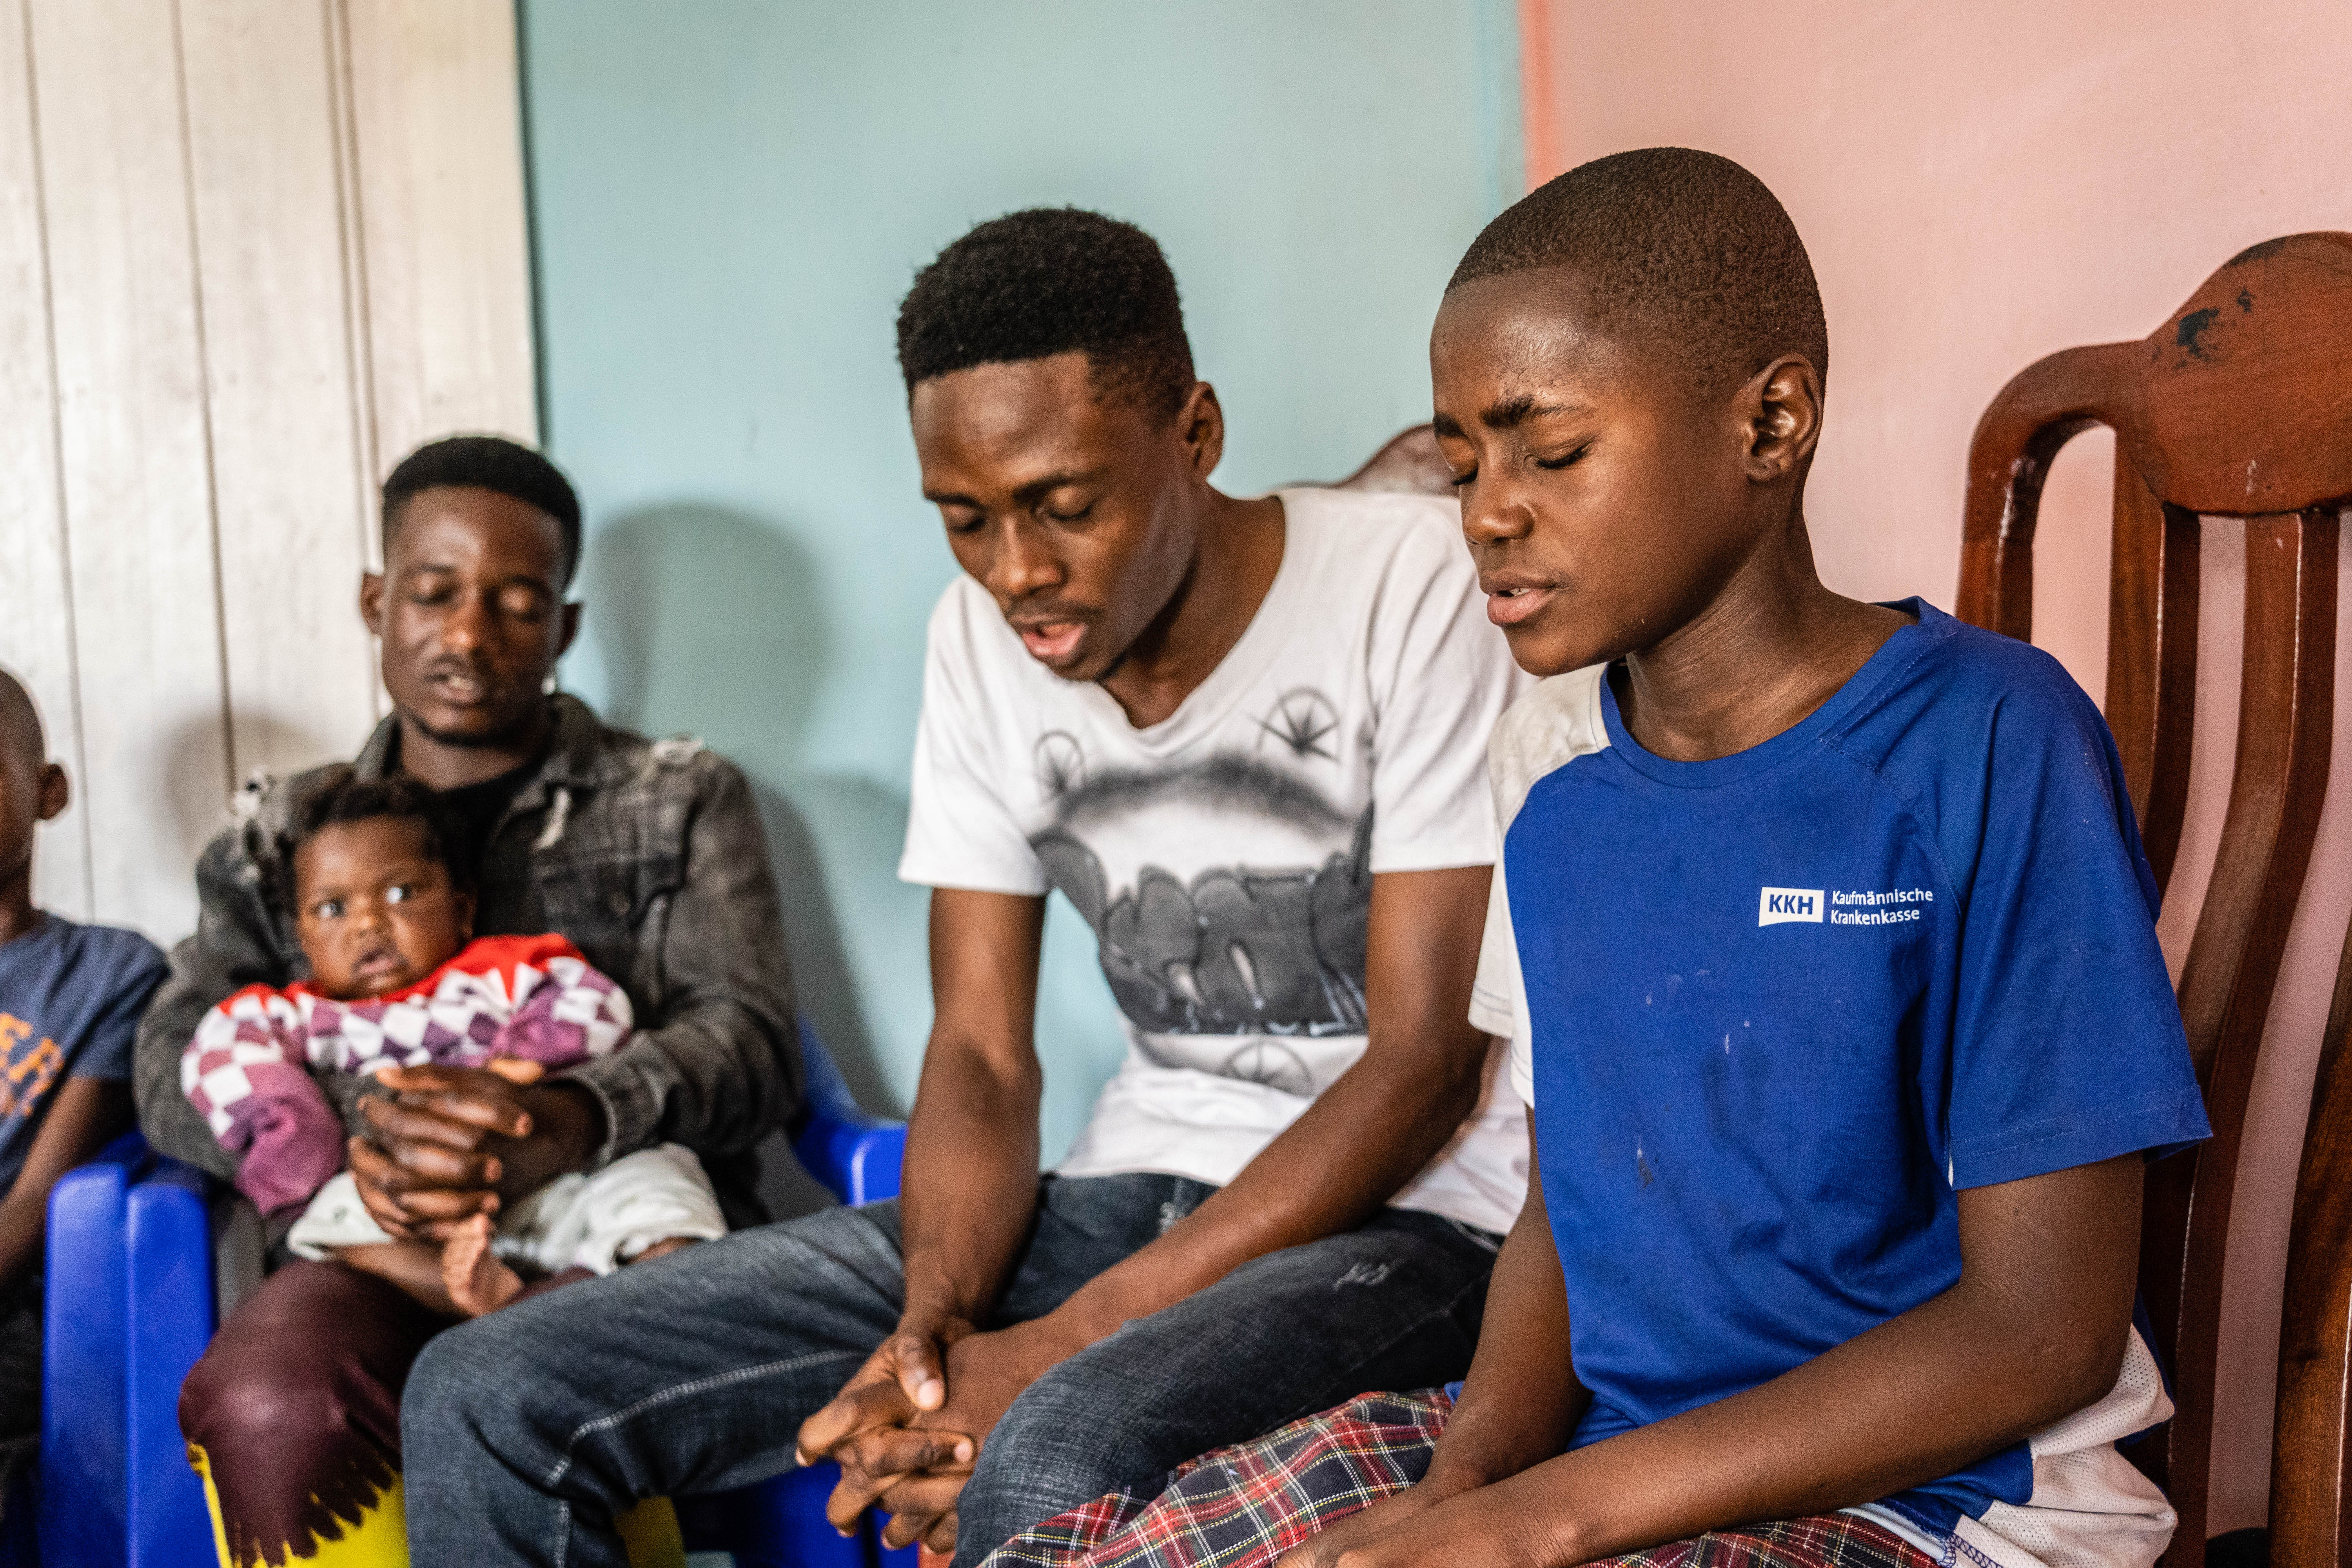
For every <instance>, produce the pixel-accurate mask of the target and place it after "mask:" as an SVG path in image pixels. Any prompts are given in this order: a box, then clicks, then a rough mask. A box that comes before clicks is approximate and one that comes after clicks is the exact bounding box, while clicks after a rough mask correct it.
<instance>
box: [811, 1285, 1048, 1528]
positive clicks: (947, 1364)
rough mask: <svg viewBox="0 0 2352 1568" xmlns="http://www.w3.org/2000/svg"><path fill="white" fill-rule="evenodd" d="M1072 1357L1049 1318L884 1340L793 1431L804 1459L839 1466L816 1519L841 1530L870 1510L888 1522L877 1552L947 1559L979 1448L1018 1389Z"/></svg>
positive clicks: (1018, 1393) (901, 1334) (1009, 1406)
mask: <svg viewBox="0 0 2352 1568" xmlns="http://www.w3.org/2000/svg"><path fill="white" fill-rule="evenodd" d="M940 1346H944V1349H945V1355H944V1364H942V1363H941V1359H940V1356H939V1352H938V1350H937V1348H935V1347H940ZM1082 1348H1084V1341H1083V1340H1082V1339H1076V1338H1073V1337H1072V1336H1071V1335H1070V1334H1068V1333H1066V1332H1065V1331H1063V1330H1062V1329H1061V1328H1060V1326H1059V1325H1058V1324H1057V1323H1056V1322H1055V1320H1054V1319H1053V1318H1052V1317H1051V1316H1048V1317H1045V1318H1041V1319H1037V1320H1035V1321H1031V1322H1026V1323H1018V1324H1015V1325H1014V1326H1013V1327H1012V1328H1009V1329H1000V1330H997V1331H993V1332H991V1333H984V1334H983V1333H972V1332H970V1331H968V1330H966V1331H963V1332H961V1333H960V1334H956V1335H953V1336H952V1337H950V1336H944V1335H943V1336H937V1337H933V1336H925V1335H910V1334H907V1333H904V1332H901V1333H899V1334H897V1335H893V1336H892V1338H891V1339H890V1340H889V1341H888V1342H886V1343H885V1344H884V1345H883V1347H882V1349H881V1350H879V1351H877V1352H875V1354H874V1356H873V1357H872V1358H870V1359H869V1360H868V1361H867V1362H866V1366H865V1367H864V1368H862V1369H861V1370H860V1371H859V1373H858V1374H857V1376H856V1377H854V1378H852V1379H851V1380H850V1382H849V1384H848V1385H847V1386H845V1388H844V1389H843V1390H842V1392H841V1393H840V1394H838V1395H836V1396H835V1399H834V1401H833V1403H832V1404H830V1405H826V1406H825V1408H824V1410H821V1411H819V1412H818V1413H817V1414H816V1415H814V1416H812V1417H810V1418H809V1421H808V1423H807V1425H805V1426H803V1427H802V1428H801V1448H802V1452H803V1456H804V1458H815V1457H820V1456H822V1457H825V1458H832V1459H834V1460H835V1461H836V1462H838V1463H839V1464H840V1466H841V1484H840V1485H839V1486H837V1487H835V1489H834V1493H833V1497H832V1499H831V1500H830V1501H828V1502H827V1503H826V1505H825V1517H826V1518H827V1519H829V1520H831V1521H833V1523H834V1525H835V1528H837V1529H843V1530H846V1529H848V1528H850V1527H852V1526H854V1525H855V1524H856V1520H857V1516H858V1515H859V1514H861V1513H863V1512H864V1511H865V1510H866V1509H867V1508H868V1507H869V1506H872V1505H874V1504H876V1503H877V1502H878V1503H880V1504H881V1505H882V1506H883V1507H885V1508H887V1510H889V1511H890V1514H891V1520H890V1522H889V1524H888V1525H887V1527H886V1528H885V1529H884V1531H883V1540H884V1542H885V1543H886V1544H887V1545H889V1546H892V1547H898V1546H904V1545H907V1544H908V1543H910V1542H916V1541H920V1542H923V1543H924V1544H925V1545H927V1546H929V1547H930V1548H931V1549H932V1550H933V1551H935V1552H946V1551H950V1550H952V1549H953V1547H954V1544H955V1528H956V1514H955V1505H956V1500H957V1499H958V1498H959V1497H961V1494H962V1491H963V1485H964V1482H965V1481H966V1480H968V1479H971V1467H972V1464H973V1462H974V1460H975V1459H976V1458H977V1457H978V1453H979V1449H980V1446H981V1445H982V1443H984V1442H985V1441H986V1440H987V1437H988V1434H989V1433H990V1432H991V1431H992V1430H993V1429H994V1428H995V1426H996V1423H997V1422H998V1421H999V1420H1000V1419H1002V1418H1003V1415H1004V1412H1005V1411H1006V1410H1008V1409H1010V1408H1011V1407H1012V1405H1013V1400H1015V1399H1017V1398H1019V1397H1020V1395H1021V1393H1022V1391H1023V1390H1024V1389H1026V1388H1027V1387H1028V1386H1029V1385H1030V1384H1033V1383H1034V1382H1036V1381H1037V1379H1038V1378H1040V1377H1042V1376H1044V1375H1045V1373H1046V1372H1047V1371H1048V1370H1050V1369H1051V1368H1052V1367H1054V1366H1055V1365H1056V1364H1058V1363H1060V1362H1061V1361H1063V1360H1064V1359H1065V1358H1066V1357H1068V1356H1069V1355H1071V1354H1073V1353H1075V1352H1076V1351H1078V1350H1080V1349H1082ZM910 1386H911V1387H912V1388H913V1389H915V1390H919V1393H910V1392H909V1388H910ZM925 1396H928V1402H927V1403H926V1402H925ZM852 1422H856V1423H859V1425H856V1426H851V1425H849V1424H850V1423H852Z"/></svg>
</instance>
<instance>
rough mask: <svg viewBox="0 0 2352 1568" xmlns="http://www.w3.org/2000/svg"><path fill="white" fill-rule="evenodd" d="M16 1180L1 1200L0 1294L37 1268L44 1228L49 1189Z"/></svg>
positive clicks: (45, 1227)
mask: <svg viewBox="0 0 2352 1568" xmlns="http://www.w3.org/2000/svg"><path fill="white" fill-rule="evenodd" d="M34 1187H35V1184H33V1183H31V1182H27V1181H25V1180H24V1179H23V1178H21V1177H19V1178H18V1180H17V1182H16V1185H14V1186H12V1187H10V1188H9V1189H8V1195H7V1197H6V1198H5V1199H0V1293H5V1291H7V1290H9V1289H13V1288H14V1287H15V1286H16V1283H17V1282H18V1281H19V1280H21V1279H26V1278H29V1277H30V1276H31V1274H32V1272H33V1271H34V1270H35V1269H37V1268H39V1267H40V1258H41V1237H42V1235H43V1233H44V1231H45V1230H46V1229H47V1226H45V1225H44V1223H43V1221H44V1220H45V1218H46V1217H47V1216H46V1215H45V1214H44V1212H43V1211H44V1210H46V1209H47V1207H48V1197H49V1194H48V1189H47V1186H42V1187H41V1188H40V1190H39V1191H38V1192H36V1191H35V1190H34Z"/></svg>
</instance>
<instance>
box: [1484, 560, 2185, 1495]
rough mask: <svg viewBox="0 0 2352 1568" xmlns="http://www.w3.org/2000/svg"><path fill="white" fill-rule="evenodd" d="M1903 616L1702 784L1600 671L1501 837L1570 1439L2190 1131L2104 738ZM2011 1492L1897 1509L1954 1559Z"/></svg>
mask: <svg viewBox="0 0 2352 1568" xmlns="http://www.w3.org/2000/svg"><path fill="white" fill-rule="evenodd" d="M1898 607H1899V608H1902V609H1904V610H1906V611H1907V612H1908V613H1910V614H1911V615H1913V616H1916V624H1915V625H1913V626H1906V627H1905V628H1903V629H1901V630H1899V631H1897V632H1896V633H1895V635H1894V636H1893V637H1890V638H1889V639H1888V640H1887V641H1886V643H1885V645H1884V646H1883V647H1881V648H1880V649H1879V650H1878V651H1877V653H1875V654H1874V656H1873V657H1872V658H1870V660H1869V661H1868V662H1867V663H1866V664H1864V666H1863V668H1861V669H1860V670H1859V671H1858V672H1856V673H1855V675H1854V676H1853V679H1850V680H1849V681H1848V682H1847V683H1846V684H1845V685H1844V686H1843V688H1842V689H1840V690H1838V691H1837V692H1836V693H1835V694H1834V695H1833V696H1832V697H1831V698H1830V700H1828V701H1827V702H1825V703H1824V704H1823V705H1822V707H1821V708H1820V709H1819V710H1817V711H1815V712H1814V713H1813V714H1811V716H1810V717H1808V718H1807V719H1805V720H1804V721H1802V722H1801V723H1799V724H1797V725H1795V726H1794V727H1792V728H1791V729H1790V730H1788V731H1784V732H1783V733H1781V734H1780V735H1778V736H1775V737H1774V738H1773V739H1771V740H1769V741H1767V742H1764V743H1763V744H1762V745H1759V746H1757V747H1755V748H1753V749H1752V750H1749V751H1746V752H1739V753H1738V754H1736V755H1732V756H1727V757H1722V758H1717V759H1715V760H1711V761H1707V762H1698V763H1677V762H1669V761H1666V760H1664V759H1663V758H1660V757H1658V756H1655V755H1654V754H1652V753H1651V752H1647V751H1644V750H1643V748H1642V747H1641V746H1640V745H1639V744H1638V743H1636V742H1634V741H1633V739H1632V738H1631V736H1630V735H1629V734H1628V733H1627V732H1626V730H1625V728H1624V725H1623V723H1622V721H1621V719H1620V717H1619V715H1618V712H1617V707H1616V702H1615V700H1614V697H1613V696H1612V693H1611V692H1610V690H1609V687H1608V682H1607V681H1606V680H1605V679H1599V678H1598V674H1597V672H1593V674H1594V680H1595V681H1596V682H1597V689H1596V687H1595V686H1592V685H1588V687H1587V688H1586V690H1587V691H1588V692H1590V693H1591V694H1592V695H1593V696H1596V697H1597V700H1598V709H1599V722H1598V723H1597V724H1589V725H1588V728H1587V729H1586V731H1585V732H1584V737H1583V739H1581V740H1580V741H1578V742H1574V743H1573V744H1572V745H1570V746H1568V747H1565V748H1563V749H1564V750H1566V751H1569V752H1572V753H1573V754H1570V755H1567V756H1566V757H1565V760H1563V761H1559V763H1558V765H1556V766H1550V767H1549V768H1548V770H1547V771H1543V772H1541V773H1539V775H1538V776H1536V777H1535V778H1534V780H1533V782H1532V784H1529V785H1528V788H1527V793H1526V796H1525V801H1524V804H1523V805H1521V806H1520V807H1519V809H1518V812H1517V816H1516V817H1515V818H1514V819H1513V820H1512V821H1511V824H1510V826H1509V829H1508V831H1507V837H1506V839H1505V851H1504V865H1505V875H1506V879H1507V898H1508V920H1509V925H1510V927H1511V929H1512V930H1513V931H1514V932H1515V933H1516V939H1517V958H1518V967H1519V972H1520V981H1521V983H1522V984H1523V985H1524V994H1525V1006H1526V1009H1527V1023H1528V1041H1527V1044H1526V1046H1525V1047H1523V1048H1524V1049H1525V1050H1526V1052H1527V1054H1528V1057H1529V1058H1531V1062H1530V1065H1531V1069H1532V1074H1531V1076H1532V1095H1531V1099H1532V1102H1533V1105H1534V1108H1535V1125H1536V1132H1537V1139H1538V1144H1539V1148H1540V1153H1541V1170H1540V1177H1541V1180H1542V1183H1543V1196H1544V1203H1545V1206H1546V1210H1547V1213H1548V1215H1549V1219H1550V1222H1551V1226H1552V1231H1553V1235H1554V1237H1555V1239H1556V1241H1557V1244H1558V1246H1559V1255H1560V1260H1561V1266H1562V1271H1563V1275H1564V1278H1565V1279H1566V1282H1567V1289H1568V1296H1569V1307H1570V1322H1571V1324H1572V1329H1571V1334H1572V1341H1573V1352H1574V1358H1575V1365H1576V1371H1577V1375H1578V1377H1579V1378H1580V1380H1581V1381H1582V1382H1583V1384H1585V1385H1586V1386H1587V1387H1588V1388H1590V1389H1591V1391H1592V1393H1593V1404H1592V1406H1591V1414H1590V1415H1588V1416H1587V1417H1586V1418H1585V1421H1584V1423H1583V1426H1582V1427H1581V1428H1580V1430H1579V1432H1578V1434H1577V1439H1576V1440H1577V1442H1578V1443H1579V1444H1583V1443H1589V1442H1593V1441H1597V1440H1599V1439H1601V1438H1602V1437H1606V1436H1611V1435H1612V1434H1614V1433H1617V1432H1622V1431H1624V1430H1627V1429H1629V1428H1632V1427H1634V1426H1643V1425H1646V1424H1648V1423H1650V1422H1654V1421H1658V1420H1662V1419H1664V1418H1665V1417H1667V1416H1670V1415H1675V1414H1678V1413H1680V1412H1682V1411H1685V1410H1688V1409H1691V1408H1693V1407H1694V1406H1696V1405H1704V1404H1706V1403H1709V1402H1711V1401H1713V1400H1717V1399H1721V1398H1724V1397H1725V1396H1727V1395H1729V1394H1736V1393H1738V1392H1739V1391H1741V1390H1743V1389H1746V1388H1749V1387H1752V1386H1754V1385H1756V1384H1760V1383H1763V1382H1766V1381H1768V1380H1769V1379H1771V1378H1773V1377H1776V1376H1779V1375H1780V1373H1785V1372H1787V1371H1789V1370H1790V1369H1791V1368H1793V1367H1795V1366H1798V1365H1800V1364H1801V1363H1804V1362H1806V1361H1809V1360H1811V1358H1813V1357H1815V1356H1818V1355H1820V1354H1822V1352H1825V1351H1828V1350H1830V1349H1832V1348H1833V1347H1835V1346H1837V1345H1840V1344H1843V1342H1846V1341H1847V1340H1850V1339H1852V1338H1853V1337H1854V1336H1855V1335H1857V1334H1860V1333H1862V1332H1864V1331H1866V1330H1868V1329H1870V1328H1872V1327H1874V1326H1875V1325H1877V1324H1879V1323H1883V1322H1885V1321H1887V1320H1889V1319H1891V1318H1894V1317H1895V1316H1897V1315H1898V1314H1900V1313H1903V1312H1905V1311H1907V1310H1910V1309H1912V1308H1914V1307H1916V1306H1918V1305H1920V1304H1921V1303H1922V1302H1924V1301H1926V1300H1929V1299H1930V1298H1932V1297H1934V1296H1936V1295H1937V1294H1939V1293H1940V1292H1942V1291H1943V1290H1945V1289H1948V1288H1949V1287H1950V1286H1951V1285H1953V1284H1954V1283H1955V1282H1956V1281H1957V1280H1958V1278H1959V1273H1960V1247H1959V1236H1958V1193H1959V1192H1960V1191H1961V1190H1964V1189H1967V1188H1969V1187H1977V1186H1984V1185H1989V1184H1994V1183H2000V1182H2012V1181H2017V1180H2019V1179H2021V1178H2024V1177H2029V1176H2037V1175H2042V1174H2044V1173H2049V1172H2053V1171H2058V1170H2063V1169H2066V1168H2068V1167H2071V1166H2075V1165H2084V1164H2089V1163H2094V1162H2097V1161H2101V1160H2106V1159H2109V1158H2112V1157H2115V1156H2117V1155H2123V1154H2129V1153H2133V1152H2142V1151H2146V1152H2150V1153H2155V1152H2166V1151H2169V1150H2173V1149H2177V1148H2179V1147H2180V1146H2182V1145H2184V1144H2187V1143H2189V1142H2195V1141H2196V1140H2199V1139H2201V1138H2203V1137H2205V1136H2207V1128H2206V1123H2205V1115H2204V1110H2203V1106H2202V1102H2201V1100H2200V1096H2199V1094H2198V1090H2197V1085H2196V1081H2195V1079H2194V1076H2193V1074H2192V1072H2191V1070H2190V1066H2189V1053H2188V1047H2187V1044H2186V1041H2185V1040H2184V1038H2183V1036H2182V1032H2181V1025H2180V1016H2179V1010H2178V1008H2177V1007H2176V1005H2175V1004H2174V1000H2173V994H2172V987H2171V984H2170V983H2169V980H2168V976H2167V974H2166V971H2165V964H2164V958H2163V955H2162V953H2161V952H2159V951H2158V946H2157V940H2156V930H2155V915H2156V907H2157V893H2156V886H2155V882H2154V879H2152V878H2151V876H2150V875H2149V872H2148V868H2147V862H2146V860H2145V858H2143V857H2142V855H2141V852H2140V846H2139V838H2138V834H2137V828H2136V826H2135V824H2134V821H2133V817H2132V810H2131V805H2130V803H2129V800H2128V799H2127V797H2126V794H2125V790H2124V785H2123V781H2122V776H2121V773H2120V768H2119V764H2118V763H2117V760H2116V752H2115V746H2114V743H2113V742H2112V740H2111V739H2110V738H2109V736H2108V733H2107V730H2106V726H2105V723H2104V722H2103V721H2101V719H2100V717H2099V714H2098V712H2097V710H2095V708H2094V707H2093V706H2092V704H2091V702H2090V700H2088V699H2087V698H2086V697H2084V694H2083V692H2082V691H2081V690H2080V689H2079V688H2077V687H2076V686H2075V685H2074V682H2073V681H2072V680H2071V679H2068V677H2067V676H2066V674H2065V673H2064V671H2063V669H2061V668H2060V667H2059V666H2058V665H2057V664H2056V662H2055V661H2054V660H2053V659H2051V658H2049V657H2048V656H2047V655H2045V654H2042V653H2040V652H2038V651H2036V650H2035V649H2033V648H2032V647H2028V646H2026V645H2025V644H2022V643H2019V642H2015V641H2011V639H2009V638H2006V637H1997V636H1995V635H1993V634H1991V633H1988V632H1983V631H1979V630H1977V629H1975V628H1973V627H1970V626H1965V625H1963V624H1962V623H1960V622H1958V621H1956V620H1953V619H1952V618H1950V617H1949V616H1945V615H1943V614H1941V613H1940V612H1938V611H1937V610H1935V609H1933V608H1931V607H1929V606H1927V605H1924V604H1921V603H1919V602H1918V601H1916V600H1915V601H1912V602H1910V603H1908V604H1906V605H1901V606H1898ZM1562 679H1564V680H1565V679H1573V678H1562ZM1588 707H1589V704H1588ZM1510 724H1511V721H1510V720H1508V719H1507V720H1506V721H1505V728H1506V730H1508V728H1509V726H1510ZM1506 742H1507V736H1505V735H1502V734H1498V737H1497V742H1496V747H1497V755H1498V758H1499V757H1500V756H1501V755H1502V753H1503V752H1504V749H1505V747H1506ZM2032 1490H2033V1484H2032V1458H2031V1456H2030V1455H2029V1453H2028V1451H2027V1447H2026V1446H2025V1445H2023V1444H2020V1445H2019V1446H2018V1447H2016V1448H2014V1449H2012V1450H2011V1451H2009V1452H2008V1453H2006V1454H2000V1455H1994V1456H1990V1457H1989V1458H1986V1459H1984V1460H1983V1461H1981V1462H1980V1463H1979V1464H1978V1465H1975V1466H1972V1467H1970V1468H1969V1469H1967V1470H1964V1471H1962V1472H1960V1473H1958V1474H1957V1475H1955V1476H1952V1477H1949V1478H1947V1479H1945V1480H1943V1481H1939V1482H1937V1483H1935V1484H1933V1485H1931V1486H1929V1487H1927V1488H1924V1489H1920V1490H1919V1491H1918V1492H1915V1493H1908V1494H1905V1497H1904V1499H1902V1500H1890V1501H1895V1502H1899V1503H1905V1504H1907V1505H1908V1507H1907V1511H1906V1516H1907V1517H1911V1518H1914V1519H1916V1520H1918V1521H1921V1522H1924V1523H1927V1524H1931V1525H1937V1526H1941V1527H1944V1528H1949V1526H1950V1524H1951V1522H1952V1521H1953V1519H1954V1518H1955V1517H1956V1515H1957V1514H1958V1512H1962V1511H1965V1512H1967V1513H1969V1514H1971V1515H1981V1514H1982V1513H1983V1511H1984V1508H1985V1505H1986V1504H1987V1503H1988V1502H1990V1501H1992V1500H2001V1501H2007V1502H2010V1503H2018V1504H2022V1503H2025V1502H2027V1501H2028V1500H2029V1498H2030V1496H2031V1494H2032Z"/></svg>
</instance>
